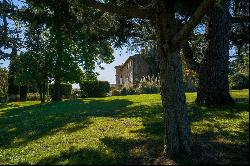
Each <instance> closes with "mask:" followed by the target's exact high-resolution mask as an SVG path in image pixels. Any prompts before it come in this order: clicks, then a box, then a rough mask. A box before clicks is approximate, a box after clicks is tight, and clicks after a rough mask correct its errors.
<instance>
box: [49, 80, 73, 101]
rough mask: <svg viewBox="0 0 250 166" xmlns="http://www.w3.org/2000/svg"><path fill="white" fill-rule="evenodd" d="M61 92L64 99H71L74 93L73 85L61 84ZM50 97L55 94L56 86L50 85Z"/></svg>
mask: <svg viewBox="0 0 250 166" xmlns="http://www.w3.org/2000/svg"><path fill="white" fill-rule="evenodd" d="M60 92H61V96H62V98H63V99H69V98H70V96H71V92H72V85H71V84H69V83H61V86H60ZM49 93H50V96H53V93H54V84H51V85H49Z"/></svg>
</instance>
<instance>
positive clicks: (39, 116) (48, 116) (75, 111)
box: [0, 99, 133, 148]
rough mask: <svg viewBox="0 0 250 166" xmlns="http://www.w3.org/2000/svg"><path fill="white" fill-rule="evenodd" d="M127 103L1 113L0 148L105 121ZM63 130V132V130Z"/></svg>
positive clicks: (63, 104) (70, 103) (48, 106)
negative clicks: (96, 121) (94, 119)
mask: <svg viewBox="0 0 250 166" xmlns="http://www.w3.org/2000/svg"><path fill="white" fill-rule="evenodd" d="M132 103H133V102H131V101H128V100H123V99H121V100H119V99H116V100H109V101H108V100H89V101H83V100H68V101H64V102H58V103H47V104H37V105H32V106H24V107H20V108H11V109H6V110H3V111H2V113H1V114H0V147H1V148H9V147H18V146H20V145H23V144H27V143H29V142H30V141H33V140H36V139H38V138H41V137H43V136H47V135H53V134H54V133H56V132H58V131H60V130H61V129H62V128H63V127H64V126H65V125H67V124H69V123H73V124H74V125H73V127H71V128H67V129H66V130H67V132H69V133H70V132H74V131H77V130H80V129H84V128H86V127H88V126H89V125H90V124H91V123H92V122H91V121H89V118H90V117H92V116H93V117H99V116H100V117H109V116H116V115H118V114H120V113H121V112H122V111H121V108H123V109H125V110H126V107H127V106H129V105H130V104H132ZM63 130H65V129H63Z"/></svg>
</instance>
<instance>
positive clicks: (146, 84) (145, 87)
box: [137, 76, 160, 94]
mask: <svg viewBox="0 0 250 166" xmlns="http://www.w3.org/2000/svg"><path fill="white" fill-rule="evenodd" d="M137 91H138V93H145V94H154V93H160V83H159V81H158V79H157V78H154V77H150V76H148V77H143V78H142V79H141V80H140V82H139V85H138V90H137Z"/></svg>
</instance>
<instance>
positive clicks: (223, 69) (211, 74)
mask: <svg viewBox="0 0 250 166" xmlns="http://www.w3.org/2000/svg"><path fill="white" fill-rule="evenodd" d="M228 8H229V3H228V1H227V0H221V1H219V4H216V5H215V7H214V8H212V9H211V10H210V12H209V13H208V16H209V23H208V47H207V50H206V53H205V57H204V59H203V61H202V63H201V65H200V70H199V87H198V91H197V99H196V101H197V103H203V104H206V105H224V104H233V103H234V101H233V99H232V97H231V95H230V93H229V83H228V72H229V35H230V27H231V23H230V14H229V9H228Z"/></svg>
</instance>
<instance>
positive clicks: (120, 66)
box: [115, 54, 140, 69]
mask: <svg viewBox="0 0 250 166" xmlns="http://www.w3.org/2000/svg"><path fill="white" fill-rule="evenodd" d="M138 55H140V54H135V55H133V56H130V57H128V59H127V60H126V61H125V63H123V64H122V65H118V66H115V69H116V68H123V67H124V66H125V65H126V64H127V63H128V62H129V60H130V59H134V58H135V57H137V56H138Z"/></svg>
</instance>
